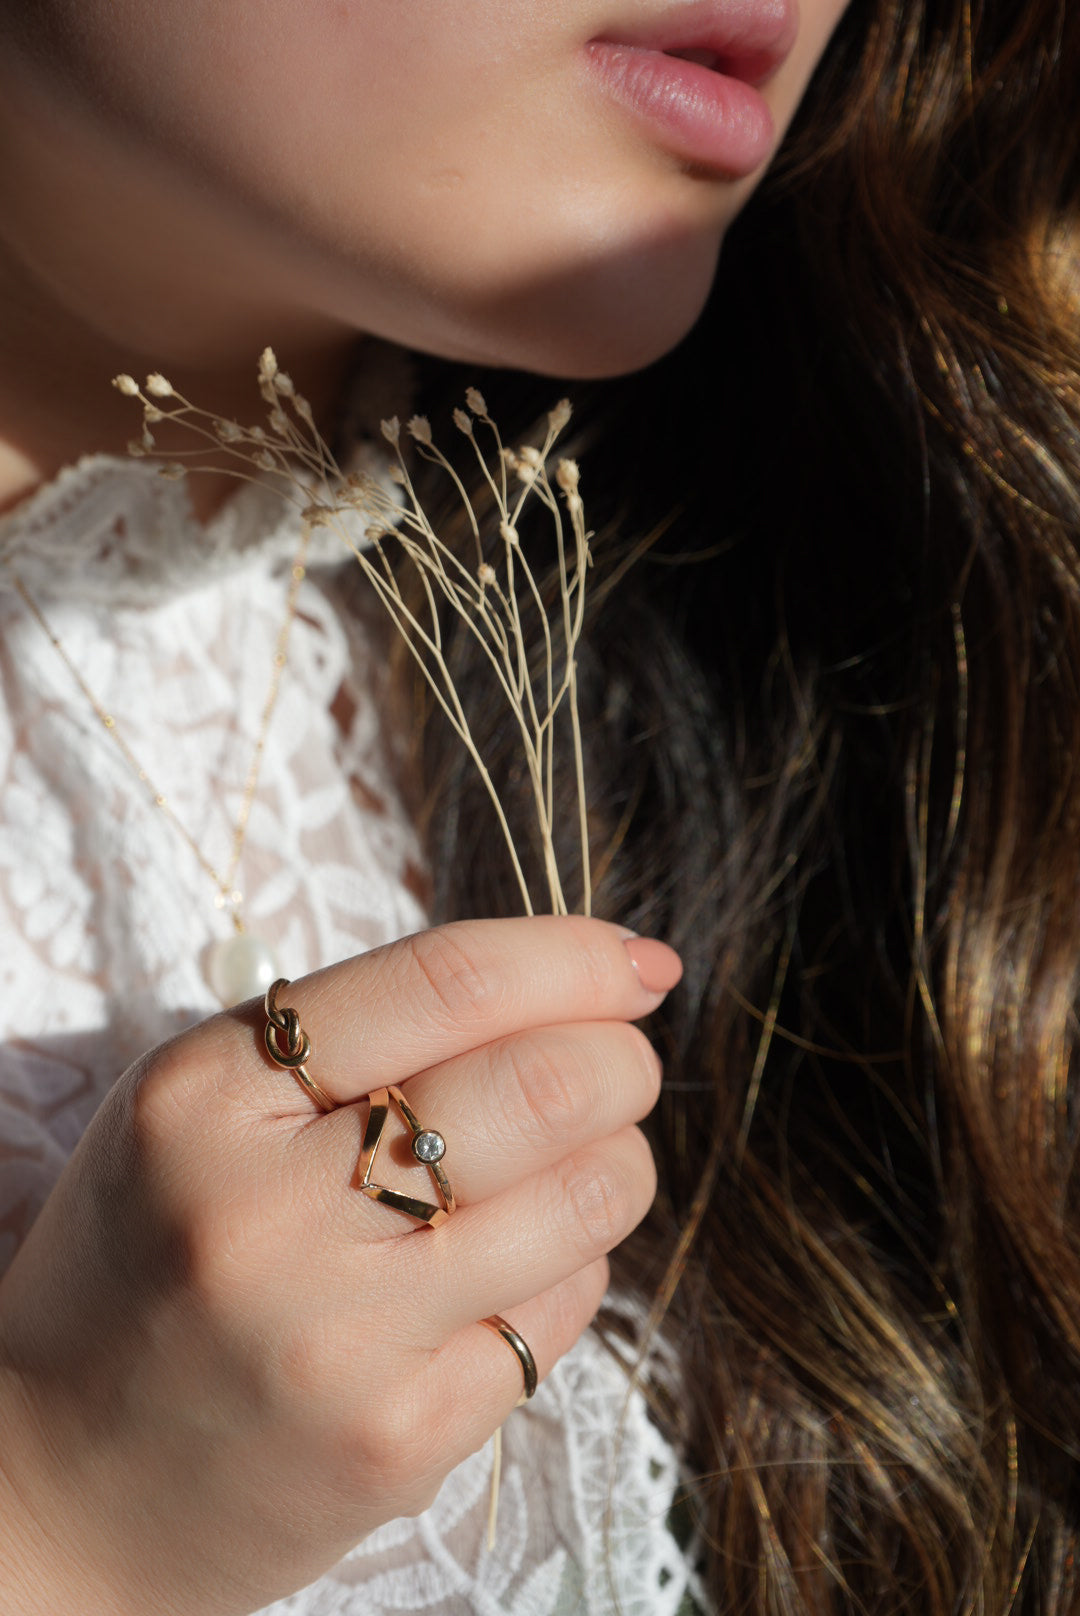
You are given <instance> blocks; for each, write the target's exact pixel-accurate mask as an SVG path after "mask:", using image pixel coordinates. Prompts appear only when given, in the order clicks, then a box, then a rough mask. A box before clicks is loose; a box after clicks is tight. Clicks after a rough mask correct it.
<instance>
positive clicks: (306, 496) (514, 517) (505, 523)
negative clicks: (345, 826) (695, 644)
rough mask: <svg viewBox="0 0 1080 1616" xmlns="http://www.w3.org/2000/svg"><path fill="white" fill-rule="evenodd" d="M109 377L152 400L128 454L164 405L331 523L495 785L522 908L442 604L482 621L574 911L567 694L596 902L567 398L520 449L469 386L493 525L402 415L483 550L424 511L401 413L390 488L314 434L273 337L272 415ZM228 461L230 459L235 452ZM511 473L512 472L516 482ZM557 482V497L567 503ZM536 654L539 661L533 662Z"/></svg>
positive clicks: (174, 418) (556, 889)
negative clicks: (538, 559) (398, 562)
mask: <svg viewBox="0 0 1080 1616" xmlns="http://www.w3.org/2000/svg"><path fill="white" fill-rule="evenodd" d="M115 385H116V386H117V387H118V388H119V389H120V391H121V392H124V393H126V394H128V395H129V396H131V397H133V398H137V399H139V400H140V402H141V403H142V405H143V433H142V436H141V438H138V439H135V440H133V441H132V443H131V444H129V449H130V451H131V453H132V454H134V455H138V456H147V455H149V454H151V453H152V452H153V450H154V448H155V447H156V444H155V439H154V436H153V432H152V431H151V428H152V427H153V426H154V425H156V424H157V423H158V422H160V421H162V420H168V421H170V422H172V423H179V424H182V425H183V426H185V427H186V428H187V429H189V430H190V431H191V432H193V433H194V434H195V435H196V436H197V437H199V438H201V439H202V440H203V441H204V442H206V443H208V444H212V445H213V446H214V448H215V450H217V451H219V452H222V453H224V455H225V456H226V457H227V458H228V459H231V460H234V461H235V462H236V463H237V469H236V470H235V472H233V473H232V474H233V475H236V476H238V477H241V478H245V477H246V478H251V475H252V470H251V468H252V467H254V468H256V469H257V470H258V471H260V472H263V473H266V474H269V475H272V476H274V477H276V478H278V479H280V486H281V492H282V494H283V496H284V497H285V498H287V499H290V500H291V501H292V502H293V503H295V504H297V505H298V506H299V508H300V509H301V511H302V512H303V515H304V516H305V518H306V519H307V520H308V521H309V522H310V523H311V524H312V525H313V526H324V527H329V528H332V529H334V530H336V531H337V533H338V535H339V537H340V538H341V540H342V543H343V545H344V546H345V547H346V548H347V549H348V550H349V551H351V553H352V554H353V555H354V556H355V558H356V561H357V563H358V564H359V566H360V568H361V570H362V571H363V573H364V575H365V576H366V578H367V579H368V581H369V583H370V584H371V586H372V588H373V590H374V591H375V594H376V595H377V597H378V599H379V600H380V601H381V602H382V604H383V606H384V607H385V609H386V611H387V612H388V614H389V616H390V618H391V620H392V622H393V624H394V626H395V628H396V629H397V631H398V632H399V633H400V634H401V636H402V638H403V640H404V641H405V644H406V645H407V647H408V649H409V652H410V654H411V656H412V657H413V659H414V661H415V662H416V665H417V667H418V668H419V669H420V672H421V673H422V675H423V677H424V679H425V680H426V681H427V684H428V686H429V687H430V689H431V691H432V693H433V695H434V698H435V700H436V701H437V703H438V705H439V706H440V707H441V709H442V711H443V712H444V713H445V714H446V717H447V719H448V721H449V723H450V724H451V725H452V727H453V729H454V731H455V732H456V734H457V735H458V736H459V737H460V739H461V741H462V743H463V745H464V746H465V747H466V748H467V750H468V752H469V755H470V757H471V758H472V760H473V763H474V765H475V767H476V769H477V771H478V773H479V775H480V778H481V780H482V782H483V785H484V789H485V790H486V791H487V793H488V796H489V798H490V800H491V804H492V807H493V809H494V812H495V817H496V821H497V823H498V825H499V829H500V831H501V833H502V836H503V840H504V841H505V843H506V847H507V850H508V853H509V856H510V861H511V865H512V867H513V871H514V876H515V879H516V880H517V883H518V888H519V891H520V893H521V901H522V905H523V907H524V909H525V912H526V913H527V914H533V913H534V912H535V909H536V904H535V902H534V897H533V894H532V893H531V891H530V889H529V884H528V881H527V879H526V876H525V872H524V868H523V866H522V863H521V858H520V856H519V853H518V850H517V848H516V847H515V845H514V839H513V835H512V833H511V830H510V825H509V821H508V817H507V814H506V812H505V809H504V805H503V803H502V801H501V799H500V797H499V793H498V789H497V787H496V785H495V783H494V781H493V779H492V777H491V774H490V772H489V770H488V767H487V764H486V763H485V761H484V758H483V756H482V755H481V750H480V747H479V745H478V743H477V741H476V738H475V736H474V733H473V730H472V727H471V725H470V722H469V718H468V715H467V713H466V711H465V708H464V706H463V704H462V701H461V699H460V697H459V695H458V692H457V690H456V689H455V687H454V681H453V675H452V673H451V670H450V667H449V664H448V662H447V660H446V655H445V651H444V645H443V626H442V625H443V618H444V614H445V611H446V609H447V608H449V609H450V610H451V611H452V612H454V613H456V615H457V617H458V618H459V620H460V622H461V623H462V624H463V625H464V627H465V629H466V631H467V632H468V633H469V634H471V635H472V636H473V638H474V640H475V642H476V644H477V646H478V648H479V650H480V652H481V653H482V655H483V656H484V657H485V658H486V660H487V662H488V664H489V666H490V667H491V670H492V673H493V675H494V678H495V680H496V682H497V684H498V686H499V688H500V690H501V691H502V694H503V697H504V700H505V702H506V706H507V710H508V713H509V716H510V718H511V720H512V722H513V723H514V724H515V725H516V727H517V731H518V734H519V737H520V741H521V748H522V757H523V761H524V764H525V768H526V772H527V775H528V779H529V783H530V787H531V790H532V796H533V804H534V809H535V814H536V823H537V827H538V830H539V840H540V846H541V849H542V854H543V868H544V881H545V885H546V888H547V905H546V906H547V907H549V908H550V910H551V911H552V912H553V913H555V914H565V913H567V910H568V904H567V898H566V893H565V891H564V886H563V881H562V877H561V874H560V871H559V866H558V858H557V854H556V849H555V836H554V831H555V825H554V816H555V745H556V735H555V730H556V718H557V716H558V714H559V713H560V711H561V710H562V709H563V708H564V707H565V708H566V709H567V712H568V717H569V727H570V741H571V746H572V750H573V757H574V775H575V780H576V784H577V799H578V831H579V837H580V846H581V866H582V872H583V902H582V907H583V909H584V912H585V913H588V912H589V910H590V907H591V899H592V893H591V881H590V875H589V846H588V821H587V807H586V800H585V779H584V758H583V749H582V740H581V726H580V721H579V717H578V711H577V663H576V652H577V647H578V643H579V641H580V637H581V632H582V626H583V623H584V610H585V575H586V571H587V568H588V566H589V564H590V556H589V545H588V537H589V536H588V534H587V532H586V529H585V519H584V507H583V504H582V501H581V496H580V494H579V492H578V468H577V466H576V465H575V463H574V462H573V461H571V460H561V461H560V462H559V463H558V467H557V470H556V475H555V486H553V485H552V482H551V481H550V479H549V477H548V459H549V456H550V455H551V452H552V449H553V447H554V444H555V441H556V439H557V438H558V436H559V434H560V433H561V432H562V430H563V429H564V427H565V426H566V424H567V422H568V421H569V419H570V406H569V404H567V403H566V402H565V401H563V402H561V403H560V404H558V405H556V407H555V408H554V409H553V410H552V411H551V412H550V414H549V416H548V424H547V431H546V434H545V437H544V441H543V443H542V444H541V445H540V446H539V447H535V446H531V445H527V446H525V447H523V448H521V449H520V450H519V451H514V450H512V449H509V448H507V447H506V446H505V445H504V444H503V442H502V439H501V436H500V434H499V429H498V427H497V426H496V424H495V422H494V421H493V420H492V418H491V416H490V415H489V413H488V410H487V405H486V403H485V402H484V399H483V397H482V395H481V394H480V393H479V392H478V391H477V390H476V389H475V388H470V389H469V390H468V393H467V395H466V402H467V403H468V405H469V410H468V411H466V410H463V409H458V410H455V412H454V420H455V424H456V425H457V426H458V428H459V430H460V431H461V432H462V433H463V435H464V436H465V437H467V438H468V440H469V443H470V445H471V447H472V450H473V456H474V459H475V462H476V466H477V468H478V470H479V473H480V476H481V478H482V480H483V482H484V484H485V485H486V487H487V490H488V492H489V493H490V495H491V498H492V501H493V503H494V507H495V523H494V524H493V525H494V527H495V529H496V531H495V532H492V533H489V534H486V535H485V533H483V532H482V531H481V525H480V522H479V519H478V517H477V515H476V511H475V509H474V507H473V504H472V502H471V500H470V498H469V494H468V491H467V489H466V486H465V482H464V480H463V479H462V477H461V475H460V474H459V472H458V471H457V469H456V468H455V466H454V465H453V464H452V463H451V461H450V460H449V459H448V458H447V456H446V455H445V454H444V453H443V452H442V450H441V449H440V448H439V447H438V445H437V444H436V443H434V441H433V439H432V434H431V428H430V426H429V424H428V422H427V420H426V419H425V418H424V417H423V416H414V417H413V419H412V420H411V421H410V422H409V423H408V425H407V427H406V428H405V432H406V434H407V436H408V437H409V438H410V439H411V440H412V442H413V445H414V447H415V452H416V453H418V454H419V455H420V456H421V457H422V458H423V459H425V460H428V461H430V462H432V463H434V464H436V465H438V466H439V467H440V468H441V470H442V471H443V472H444V473H445V474H446V475H447V476H448V477H449V478H450V480H451V482H452V484H453V486H454V488H455V490H456V492H457V495H458V497H459V499H460V500H461V503H462V507H463V510H464V512H465V514H466V516H467V519H468V524H469V528H470V530H471V533H472V538H473V544H474V551H475V553H474V555H473V556H472V557H471V558H469V559H468V560H466V559H465V558H463V557H461V556H459V555H458V554H456V553H455V552H454V551H453V550H452V549H451V548H450V547H449V546H448V545H447V544H446V543H445V542H444V541H443V539H442V538H441V537H440V536H439V534H438V533H436V531H435V530H434V528H433V527H432V525H431V523H430V521H429V520H428V518H427V516H426V514H425V512H424V509H423V506H422V504H421V502H420V499H419V496H418V494H417V492H416V488H415V486H414V484H413V480H412V477H411V474H410V471H409V467H408V464H407V462H406V459H405V455H404V453H403V451H402V428H401V425H400V423H399V422H398V420H397V419H396V418H395V419H393V420H387V421H384V422H383V423H382V432H383V436H384V438H385V439H386V441H387V443H388V444H389V445H390V447H391V450H392V452H393V456H394V460H393V464H392V466H391V472H390V475H391V479H392V483H393V484H396V491H395V490H394V489H393V488H388V487H387V486H386V484H385V482H384V481H381V480H380V479H379V478H377V477H375V476H373V475H370V474H365V473H360V474H352V475H346V474H345V473H344V472H343V470H342V468H341V467H340V466H339V464H338V462H337V460H336V459H335V457H334V455H333V453H332V452H331V450H330V448H329V447H328V445H327V444H326V443H325V441H324V440H323V438H322V437H321V435H320V434H319V432H318V429H317V428H316V426H315V424H314V421H313V419H312V413H311V409H310V406H309V405H308V403H307V401H306V400H305V399H304V398H303V396H302V395H301V394H299V393H297V391H296V389H295V387H294V385H293V383H292V381H291V378H290V377H289V376H288V375H287V374H286V373H285V372H284V371H282V370H280V368H279V367H278V364H277V360H276V358H275V356H274V354H273V352H272V350H270V349H266V351H265V352H264V353H263V355H262V358H261V359H260V362H259V391H260V393H261V395H262V397H263V399H264V400H265V401H266V403H267V404H268V405H269V406H270V408H269V412H268V416H267V425H266V426H265V427H264V426H261V425H254V426H242V425H241V424H240V423H239V422H237V421H231V420H222V419H220V418H218V417H215V416H213V415H211V414H209V413H208V412H207V411H205V410H201V409H199V408H197V407H196V406H195V405H193V404H192V403H191V402H190V400H188V399H186V398H184V397H183V396H182V395H181V394H179V393H177V392H176V391H175V389H174V388H173V387H172V385H171V384H170V383H169V382H168V381H167V380H166V378H165V377H164V376H161V375H160V374H154V375H153V376H149V377H147V380H146V385H145V389H143V388H140V387H139V385H138V384H137V383H136V382H135V381H134V379H133V378H132V377H130V376H120V377H117V378H116V381H115ZM470 412H471V413H470ZM478 426H479V427H480V428H482V429H483V430H484V432H486V433H487V434H488V436H489V437H490V440H491V444H492V448H493V451H494V458H493V461H491V462H490V463H489V459H488V457H487V456H486V455H485V453H484V451H483V449H482V447H481V444H480V442H479V441H478V435H477V427H478ZM198 452H199V451H198V450H192V451H190V453H188V452H185V453H184V454H182V455H180V456H174V457H173V463H172V464H168V465H166V466H163V467H162V475H164V476H177V475H182V474H183V470H184V467H183V466H181V465H180V464H179V461H180V460H187V459H189V458H191V456H192V455H195V454H198ZM493 466H494V469H493ZM241 467H243V469H240V468H241ZM192 469H199V468H192ZM226 469H227V470H229V471H232V468H231V467H227V468H226ZM511 478H514V479H516V482H517V484H518V486H517V487H516V488H515V487H514V486H513V484H512V482H511ZM556 488H557V489H558V491H559V492H560V493H561V494H562V496H563V503H562V505H560V501H559V499H558V497H557V493H556ZM397 491H400V492H399V493H398V492H397ZM530 499H536V500H539V501H540V503H541V504H542V505H543V506H545V507H546V509H547V510H548V511H549V512H550V515H551V521H552V530H553V534H554V539H555V553H556V561H557V574H558V580H559V595H560V602H559V609H558V612H557V616H556V617H555V618H553V617H552V616H551V614H550V613H549V610H548V608H547V607H546V605H545V601H544V597H543V592H542V591H541V589H540V586H539V583H538V581H537V578H536V575H535V573H534V571H533V567H532V565H531V563H530V561H529V559H528V557H527V556H526V554H525V552H524V550H523V549H522V547H521V543H520V540H519V536H518V525H519V522H520V521H521V518H522V514H523V511H524V510H525V507H526V505H527V503H528V501H529V500H530ZM563 505H564V506H565V515H564V510H563ZM358 517H359V519H360V522H359V527H360V535H359V536H358V533H357V518H358ZM566 517H568V518H569V532H568V531H567V521H566ZM390 546H393V547H395V549H396V551H397V553H398V554H399V555H400V556H403V557H404V558H405V560H406V561H407V562H408V563H409V564H410V566H411V568H412V570H413V572H414V574H415V576H416V577H417V578H418V579H419V581H420V584H421V591H422V605H420V606H416V607H414V606H413V605H411V604H410V603H409V600H407V599H406V595H405V593H404V591H403V589H402V583H401V574H400V569H399V568H398V567H396V566H395V565H393V564H392V563H391V560H390V557H389V554H388V548H389V547H390ZM534 619H535V622H536V625H537V628H538V632H539V644H538V645H537V647H536V651H537V653H538V654H537V656H536V657H535V658H532V657H531V655H530V651H531V648H530V643H529V641H530V635H529V624H530V623H532V621H533V620H534ZM536 663H538V664H539V671H536Z"/></svg>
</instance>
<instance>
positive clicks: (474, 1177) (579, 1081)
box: [291, 1022, 661, 1238]
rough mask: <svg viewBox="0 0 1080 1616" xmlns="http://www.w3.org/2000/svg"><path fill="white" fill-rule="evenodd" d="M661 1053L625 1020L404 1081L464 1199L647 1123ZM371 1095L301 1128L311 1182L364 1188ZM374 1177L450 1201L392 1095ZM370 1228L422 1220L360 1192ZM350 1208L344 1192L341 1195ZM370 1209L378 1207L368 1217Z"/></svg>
mask: <svg viewBox="0 0 1080 1616" xmlns="http://www.w3.org/2000/svg"><path fill="white" fill-rule="evenodd" d="M660 1078H661V1067H660V1061H659V1059H658V1057H657V1055H656V1053H655V1051H654V1050H653V1048H652V1046H651V1044H650V1043H649V1041H648V1039H647V1038H646V1037H645V1035H644V1034H643V1033H642V1032H641V1031H639V1029H638V1028H636V1027H634V1026H631V1025H629V1024H628V1023H626V1022H590V1023H585V1024H582V1023H577V1024H574V1025H572V1026H562V1027H543V1028H538V1029H534V1030H532V1031H530V1032H528V1033H521V1034H515V1035H513V1036H510V1037H507V1038H500V1039H497V1040H495V1041H493V1042H492V1043H490V1044H487V1045H484V1046H482V1047H481V1048H479V1049H475V1050H471V1051H469V1053H468V1054H467V1055H461V1056H456V1057H454V1058H453V1059H451V1060H447V1061H442V1062H440V1063H439V1064H437V1065H435V1066H432V1067H429V1068H428V1069H427V1070H426V1071H424V1072H420V1073H418V1074H417V1075H416V1076H415V1077H412V1078H409V1079H407V1080H406V1081H405V1082H404V1083H402V1084H401V1091H402V1093H403V1094H404V1096H405V1098H406V1100H407V1102H408V1104H409V1106H410V1108H411V1109H412V1111H413V1112H414V1114H415V1115H416V1117H417V1119H418V1121H419V1122H420V1123H421V1125H422V1126H423V1127H424V1128H425V1129H432V1130H435V1131H437V1132H438V1133H440V1134H441V1135H442V1136H443V1138H444V1140H445V1141H446V1154H445V1156H444V1157H443V1158H442V1163H441V1165H442V1167H443V1170H444V1171H445V1173H446V1175H447V1177H448V1179H449V1180H450V1184H451V1186H452V1188H453V1191H454V1195H455V1197H456V1199H457V1202H458V1204H459V1205H462V1206H466V1205H469V1204H472V1203H475V1202H477V1201H480V1200H485V1199H487V1198H488V1197H490V1196H493V1195H497V1194H499V1193H500V1192H501V1191H502V1190H504V1189H507V1188H509V1187H510V1186H511V1185H512V1184H514V1183H516V1182H518V1181H519V1180H520V1179H522V1178H524V1177H528V1176H529V1175H530V1174H533V1173H536V1172H540V1171H542V1170H543V1169H544V1168H545V1167H550V1166H553V1165H554V1164H555V1163H556V1162H559V1161H561V1160H562V1159H563V1158H564V1157H565V1156H567V1155H569V1154H570V1153H571V1152H572V1151H574V1150H577V1149H579V1148H581V1147H582V1146H586V1145H589V1144H591V1143H593V1142H595V1141H598V1140H600V1139H603V1138H605V1137H607V1136H608V1135H609V1134H613V1133H616V1132H618V1131H619V1130H620V1129H621V1128H624V1127H625V1126H627V1124H629V1123H632V1122H638V1121H640V1120H641V1119H642V1118H643V1117H644V1116H646V1115H647V1114H648V1112H649V1111H651V1109H652V1107H653V1106H654V1104H655V1103H656V1099H657V1095H658V1093H659V1088H660ZM367 1112H368V1106H367V1103H366V1101H359V1102H357V1103H356V1104H354V1105H350V1106H346V1107H341V1108H340V1109H339V1110H338V1111H336V1112H334V1113H332V1114H331V1115H330V1116H328V1117H326V1118H325V1119H324V1120H322V1121H321V1122H320V1123H319V1125H318V1126H317V1127H314V1128H308V1129H305V1130H303V1131H302V1132H301V1133H300V1134H298V1135H297V1136H296V1137H295V1139H294V1140H293V1142H292V1150H291V1153H295V1154H297V1155H299V1156H301V1157H302V1158H303V1160H302V1163H297V1167H298V1169H299V1171H300V1172H301V1173H302V1174H303V1176H304V1178H308V1177H309V1176H310V1179H311V1187H312V1188H313V1189H315V1188H316V1187H318V1189H319V1190H320V1191H321V1192H322V1193H323V1194H325V1193H326V1192H327V1191H329V1192H330V1193H331V1194H332V1195H334V1197H335V1199H336V1198H337V1197H338V1196H339V1195H340V1193H341V1190H342V1189H343V1188H344V1189H346V1190H349V1191H350V1192H352V1193H355V1191H356V1187H357V1183H358V1173H357V1163H358V1160H359V1155H360V1145H361V1139H362V1135H363V1131H364V1127H365V1124H366V1120H367ZM372 1178H373V1181H374V1182H376V1183H379V1184H382V1185H385V1186H387V1187H390V1188H393V1189H395V1190H400V1191H403V1192H404V1193H405V1194H407V1195H414V1196H416V1197H418V1198H420V1199H422V1200H426V1201H435V1202H437V1201H438V1200H439V1196H438V1194H437V1193H436V1192H435V1187H434V1184H433V1182H432V1179H431V1176H430V1174H429V1172H428V1170H427V1168H425V1167H423V1166H421V1165H420V1164H418V1163H417V1161H416V1159H415V1157H414V1156H413V1153H412V1134H411V1132H410V1130H409V1128H408V1126H407V1125H406V1124H405V1122H404V1121H403V1119H402V1118H401V1117H400V1116H399V1115H398V1112H397V1109H396V1107H395V1106H394V1105H393V1104H391V1106H390V1113H389V1117H388V1120H387V1126H386V1130H385V1133H384V1136H383V1139H382V1142H381V1144H380V1147H379V1152H378V1156H377V1158H376V1162H375V1166H374V1171H373V1173H372ZM357 1201H358V1202H359V1203H361V1204H360V1205H358V1206H357V1207H356V1208H355V1209H354V1215H355V1216H356V1217H358V1218H359V1219H360V1222H361V1226H362V1227H363V1230H364V1234H365V1236H366V1237H367V1236H370V1237H373V1238H379V1237H380V1236H384V1235H385V1236H393V1235H399V1234H401V1233H403V1232H404V1231H405V1230H406V1229H408V1228H409V1227H410V1226H412V1227H416V1224H415V1222H414V1220H412V1219H410V1218H408V1217H406V1216H405V1215H404V1214H402V1213H400V1212H396V1211H394V1210H393V1209H391V1208H388V1207H386V1206H383V1205H379V1204H378V1203H376V1202H373V1201H369V1200H368V1198H367V1197H366V1196H363V1195H357ZM338 1206H339V1208H340V1201H338ZM365 1209H366V1212H367V1213H368V1214H370V1215H365Z"/></svg>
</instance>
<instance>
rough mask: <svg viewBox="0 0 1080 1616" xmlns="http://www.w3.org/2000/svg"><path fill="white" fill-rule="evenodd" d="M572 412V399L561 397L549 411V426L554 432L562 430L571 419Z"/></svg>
mask: <svg viewBox="0 0 1080 1616" xmlns="http://www.w3.org/2000/svg"><path fill="white" fill-rule="evenodd" d="M570 414H571V410H570V400H569V399H568V398H560V400H559V402H558V403H557V404H556V406H555V408H554V409H553V410H549V411H548V426H549V427H550V428H551V430H552V432H561V431H562V429H563V427H564V426H565V425H566V423H567V421H569V419H570Z"/></svg>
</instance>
